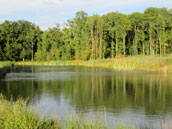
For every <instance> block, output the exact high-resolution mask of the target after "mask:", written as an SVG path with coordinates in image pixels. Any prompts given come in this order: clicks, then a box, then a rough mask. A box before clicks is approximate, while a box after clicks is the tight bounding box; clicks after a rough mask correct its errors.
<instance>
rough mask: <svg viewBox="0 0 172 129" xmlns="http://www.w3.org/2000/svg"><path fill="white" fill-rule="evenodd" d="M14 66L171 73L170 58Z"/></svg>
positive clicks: (23, 63) (56, 62)
mask: <svg viewBox="0 0 172 129" xmlns="http://www.w3.org/2000/svg"><path fill="white" fill-rule="evenodd" d="M14 65H15V66H62V65H65V66H67V65H73V66H97V67H103V68H110V69H113V70H118V71H147V72H158V73H172V57H158V56H137V57H136V56H131V57H125V58H119V59H101V60H90V61H80V60H77V61H76V60H73V61H45V62H35V61H33V62H32V61H26V62H14Z"/></svg>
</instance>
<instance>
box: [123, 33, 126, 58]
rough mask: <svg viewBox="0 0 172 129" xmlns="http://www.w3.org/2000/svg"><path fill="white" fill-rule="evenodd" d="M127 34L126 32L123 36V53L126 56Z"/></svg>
mask: <svg viewBox="0 0 172 129" xmlns="http://www.w3.org/2000/svg"><path fill="white" fill-rule="evenodd" d="M125 36H126V35H125V34H124V36H123V54H124V56H125Z"/></svg>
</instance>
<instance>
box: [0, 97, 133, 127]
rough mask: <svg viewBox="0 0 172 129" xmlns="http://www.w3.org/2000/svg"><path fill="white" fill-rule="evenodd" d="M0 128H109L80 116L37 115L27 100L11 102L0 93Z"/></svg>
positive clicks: (118, 125) (115, 125)
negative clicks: (62, 119)
mask: <svg viewBox="0 0 172 129" xmlns="http://www.w3.org/2000/svg"><path fill="white" fill-rule="evenodd" d="M111 128H114V129H136V128H135V126H133V127H128V126H127V125H125V124H114V127H111ZM0 129H110V127H108V125H107V124H103V123H101V122H100V121H99V117H96V118H95V120H92V121H88V120H86V119H85V118H82V116H80V117H79V116H78V117H76V118H74V117H70V118H69V119H66V120H65V121H63V122H60V121H59V120H58V119H57V118H50V119H46V118H45V117H44V116H42V117H39V116H38V115H37V113H36V111H35V110H34V108H33V107H31V108H28V106H27V101H25V100H23V99H18V100H17V101H15V102H13V101H12V100H10V101H9V100H6V98H5V97H4V96H3V95H0Z"/></svg>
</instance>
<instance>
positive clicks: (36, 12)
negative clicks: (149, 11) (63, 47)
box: [0, 0, 172, 28]
mask: <svg viewBox="0 0 172 129" xmlns="http://www.w3.org/2000/svg"><path fill="white" fill-rule="evenodd" d="M147 7H168V8H171V7H172V0H0V18H2V17H3V20H15V18H16V19H26V20H27V19H29V20H31V21H34V22H35V21H36V20H35V19H38V18H39V17H44V18H43V19H42V20H40V19H41V18H40V19H39V20H38V21H36V23H38V24H40V25H41V26H44V28H45V27H46V25H47V27H48V24H49V26H50V25H52V23H53V24H54V23H55V21H56V20H57V18H58V19H63V20H64V19H66V18H67V17H68V18H71V17H73V16H74V14H75V12H76V11H80V10H83V11H86V12H88V13H89V14H91V15H92V14H95V13H96V14H104V13H107V12H111V11H121V10H122V11H124V10H125V12H127V11H128V13H130V12H131V10H132V11H138V10H139V9H142V10H143V9H145V8H147ZM139 11H140V10H139ZM33 18H35V19H33ZM52 19H54V20H52ZM63 20H60V22H61V21H63ZM64 21H65V20H64ZM43 23H44V24H43ZM45 23H46V24H45ZM57 23H58V21H57Z"/></svg>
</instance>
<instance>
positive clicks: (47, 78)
mask: <svg viewBox="0 0 172 129" xmlns="http://www.w3.org/2000/svg"><path fill="white" fill-rule="evenodd" d="M0 93H2V94H3V95H5V96H6V97H7V99H10V98H11V97H13V100H14V101H15V100H16V99H17V98H19V97H22V98H24V99H28V102H29V103H30V105H32V106H34V107H35V109H36V110H37V111H38V113H39V114H40V115H42V114H45V115H46V116H47V117H49V116H52V115H55V116H57V117H58V118H59V119H60V120H61V121H63V120H65V119H66V117H70V116H71V115H74V116H75V115H77V114H83V115H85V117H87V118H89V119H90V120H91V119H95V117H96V116H97V114H99V117H100V120H101V121H104V119H106V120H107V123H109V125H110V126H112V127H113V123H114V121H115V122H116V123H124V124H126V125H135V126H136V127H140V128H145V129H146V128H151V129H152V128H153V129H161V128H162V127H165V126H168V125H169V124H171V123H172V75H170V74H159V73H151V72H142V71H134V72H131V71H125V72H119V71H114V70H111V69H105V68H99V67H84V66H51V67H50V66H24V67H15V68H14V69H13V70H12V71H11V73H8V74H7V75H6V77H5V78H3V79H2V80H1V81H0ZM105 117H106V118H105Z"/></svg>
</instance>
